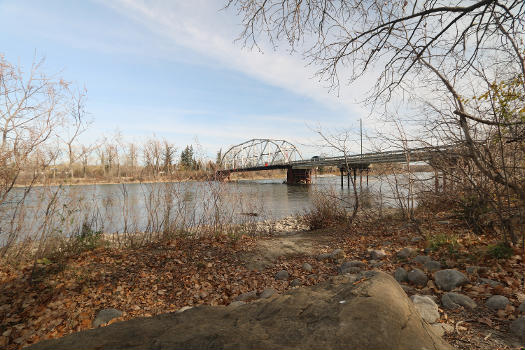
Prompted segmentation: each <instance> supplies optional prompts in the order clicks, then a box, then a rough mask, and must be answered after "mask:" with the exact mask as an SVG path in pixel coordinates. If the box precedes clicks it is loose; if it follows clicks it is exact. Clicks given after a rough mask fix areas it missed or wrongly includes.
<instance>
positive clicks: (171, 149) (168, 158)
mask: <svg viewBox="0 0 525 350" xmlns="http://www.w3.org/2000/svg"><path fill="white" fill-rule="evenodd" d="M162 145H163V147H164V150H163V154H162V162H163V166H162V167H163V170H164V172H165V173H166V174H168V175H172V170H173V162H174V159H175V152H176V151H177V149H176V148H175V146H174V145H173V144H172V143H170V142H168V141H167V140H163V142H162Z"/></svg>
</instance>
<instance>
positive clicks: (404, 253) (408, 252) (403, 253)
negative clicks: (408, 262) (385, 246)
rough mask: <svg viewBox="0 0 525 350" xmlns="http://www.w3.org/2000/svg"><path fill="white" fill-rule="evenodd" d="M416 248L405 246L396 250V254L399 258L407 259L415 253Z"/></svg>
mask: <svg viewBox="0 0 525 350" xmlns="http://www.w3.org/2000/svg"><path fill="white" fill-rule="evenodd" d="M416 253H417V252H416V250H415V249H413V248H410V247H406V248H403V249H401V250H400V251H398V252H397V256H398V257H399V258H401V259H408V258H410V257H411V256H413V255H416Z"/></svg>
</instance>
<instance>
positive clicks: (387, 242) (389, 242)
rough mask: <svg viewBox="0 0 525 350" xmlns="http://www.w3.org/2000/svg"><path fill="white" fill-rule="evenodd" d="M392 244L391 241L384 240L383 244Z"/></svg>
mask: <svg viewBox="0 0 525 350" xmlns="http://www.w3.org/2000/svg"><path fill="white" fill-rule="evenodd" d="M388 245H392V241H384V242H383V246H388Z"/></svg>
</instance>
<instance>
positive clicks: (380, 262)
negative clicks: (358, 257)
mask: <svg viewBox="0 0 525 350" xmlns="http://www.w3.org/2000/svg"><path fill="white" fill-rule="evenodd" d="M383 264H384V263H383V262H382V261H376V260H370V266H372V267H379V266H381V265H383Z"/></svg>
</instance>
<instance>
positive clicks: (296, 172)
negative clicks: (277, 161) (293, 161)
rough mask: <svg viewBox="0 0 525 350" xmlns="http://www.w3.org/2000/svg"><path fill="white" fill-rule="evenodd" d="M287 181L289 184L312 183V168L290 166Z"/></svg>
mask: <svg viewBox="0 0 525 350" xmlns="http://www.w3.org/2000/svg"><path fill="white" fill-rule="evenodd" d="M286 183H287V184H289V185H298V184H310V183H312V169H294V168H288V171H287V172H286Z"/></svg>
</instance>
